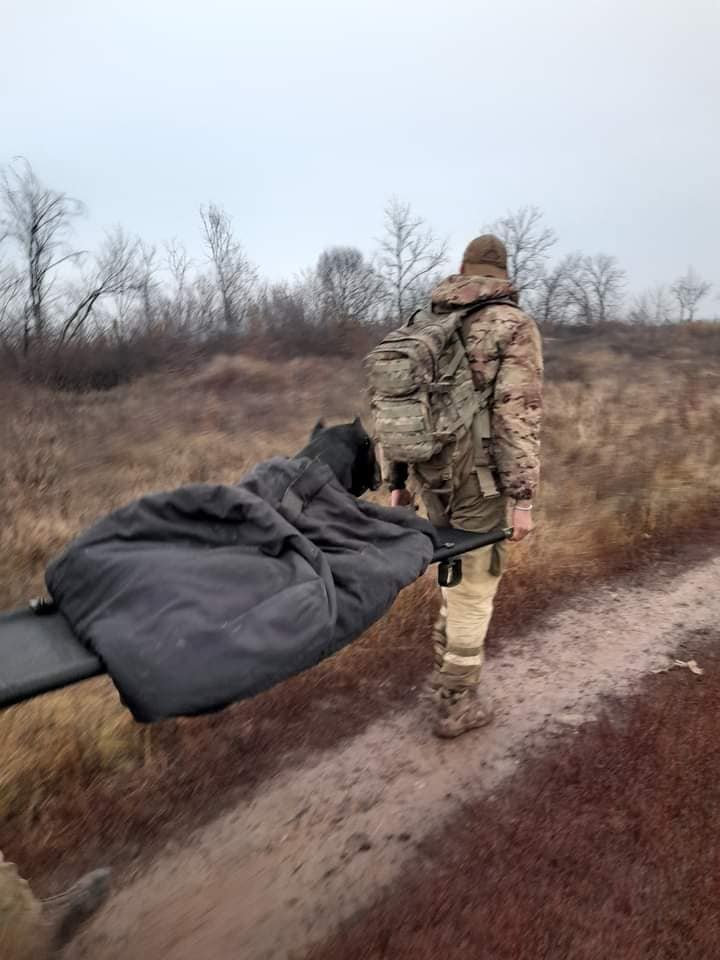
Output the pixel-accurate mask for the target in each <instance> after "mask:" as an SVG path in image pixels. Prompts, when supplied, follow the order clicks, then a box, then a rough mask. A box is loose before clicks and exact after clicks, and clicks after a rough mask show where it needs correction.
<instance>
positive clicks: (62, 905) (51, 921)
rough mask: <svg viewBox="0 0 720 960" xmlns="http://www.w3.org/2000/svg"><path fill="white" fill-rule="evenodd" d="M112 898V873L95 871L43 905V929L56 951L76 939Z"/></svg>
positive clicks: (43, 902)
mask: <svg viewBox="0 0 720 960" xmlns="http://www.w3.org/2000/svg"><path fill="white" fill-rule="evenodd" d="M109 894H110V871H109V870H108V869H105V868H103V869H101V870H93V871H92V873H87V874H85V876H84V877H81V878H80V879H79V880H78V881H77V883H75V884H73V886H72V887H70V889H69V890H66V891H65V892H64V893H61V894H59V895H58V896H56V897H50V898H49V899H47V900H43V901H42V911H43V925H44V926H45V927H46V928H47V929H48V930H49V939H50V943H51V947H52V949H53V950H59V949H60V948H61V947H63V946H64V945H65V944H66V943H69V941H70V940H72V938H73V937H74V936H75V934H76V933H77V931H78V929H79V927H80V926H81V924H83V923H84V922H85V921H86V920H89V919H90V917H92V915H93V914H94V913H96V912H97V911H98V910H99V909H100V907H101V906H102V905H103V904H104V903H105V901H106V900H107V898H108V896H109Z"/></svg>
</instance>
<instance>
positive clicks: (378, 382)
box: [365, 308, 478, 464]
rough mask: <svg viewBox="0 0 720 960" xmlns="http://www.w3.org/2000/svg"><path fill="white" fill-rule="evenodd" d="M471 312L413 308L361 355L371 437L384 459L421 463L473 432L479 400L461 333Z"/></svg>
mask: <svg viewBox="0 0 720 960" xmlns="http://www.w3.org/2000/svg"><path fill="white" fill-rule="evenodd" d="M475 309H477V308H475ZM472 312H474V310H467V309H465V310H456V311H453V312H452V313H448V314H443V315H436V314H433V313H431V312H430V311H428V310H418V311H416V312H415V313H414V314H413V315H412V316H411V317H410V319H409V321H408V322H407V323H406V324H405V325H404V326H403V327H400V329H398V330H395V331H393V332H392V333H390V334H388V335H387V336H386V337H385V338H384V339H383V340H382V341H381V342H380V343H379V344H378V346H376V347H375V348H374V349H373V350H372V351H371V352H370V353H369V354H368V356H367V357H366V359H365V367H366V371H367V376H368V383H369V388H370V401H371V406H372V411H373V416H374V420H375V435H376V439H377V440H378V442H379V443H380V444H381V446H382V449H383V453H384V455H385V456H386V457H387V458H388V459H389V460H392V461H397V462H401V463H409V464H416V463H426V462H427V461H428V460H431V459H432V458H433V457H434V456H436V455H437V454H438V453H439V452H440V451H441V450H442V449H443V448H444V447H445V446H446V445H447V444H448V443H451V442H457V441H459V440H460V439H462V438H463V437H464V436H465V435H466V434H468V433H469V432H470V430H471V429H472V424H473V419H474V417H475V413H476V411H477V409H478V399H477V397H476V395H475V388H474V383H473V376H472V370H471V368H470V361H469V358H468V355H467V350H466V348H465V338H464V334H463V323H464V320H465V318H466V316H468V314H469V313H472Z"/></svg>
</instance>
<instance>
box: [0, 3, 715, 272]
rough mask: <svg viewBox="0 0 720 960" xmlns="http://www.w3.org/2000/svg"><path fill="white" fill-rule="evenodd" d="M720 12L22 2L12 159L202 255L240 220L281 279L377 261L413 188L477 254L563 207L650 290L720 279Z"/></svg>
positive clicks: (11, 101)
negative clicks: (495, 227) (484, 242)
mask: <svg viewBox="0 0 720 960" xmlns="http://www.w3.org/2000/svg"><path fill="white" fill-rule="evenodd" d="M718 50H720V4H718V2H717V0H625V2H624V3H620V2H617V0H603V2H598V3H592V2H584V3H580V2H578V0H551V2H546V0H537V2H533V0H493V2H489V0H433V2H426V0H413V2H410V0H385V2H380V0H354V2H353V3H347V2H343V0H292V2H291V0H275V2H271V0H265V2H258V0H255V2H252V3H248V2H247V0H234V2H231V0H203V2H197V0H193V2H190V0H65V2H62V3H58V2H57V0H35V2H33V0H22V2H20V0H5V2H4V3H3V12H2V33H1V34H0V117H1V118H2V119H1V120H0V161H6V160H8V159H10V158H11V157H12V156H13V155H15V154H22V155H24V156H27V157H28V159H29V160H30V161H31V162H32V163H33V165H34V166H35V168H36V170H37V172H38V173H39V175H40V176H41V177H42V178H43V179H44V180H45V181H46V182H48V183H49V184H50V185H51V186H54V187H56V188H58V189H63V190H66V191H67V192H68V193H70V194H72V195H74V196H77V197H78V198H80V199H82V200H83V201H85V203H86V204H87V205H88V207H89V212H90V220H91V224H92V226H88V227H85V228H84V230H85V234H86V236H87V238H88V239H89V238H90V236H91V232H92V230H93V229H95V228H99V227H100V226H109V225H111V224H113V223H116V222H122V223H123V224H124V225H125V226H127V227H128V229H130V230H132V231H133V232H137V233H139V234H140V235H141V236H143V237H144V238H145V239H147V240H151V241H162V240H164V239H167V238H170V237H172V236H178V237H180V238H181V239H183V240H185V241H186V242H187V244H188V246H189V248H190V249H191V252H193V253H196V254H197V253H199V250H200V247H199V239H198V218H197V208H198V206H199V205H200V204H201V203H203V202H207V201H208V200H213V201H215V202H217V203H220V204H222V205H223V206H225V207H226V208H227V209H228V211H229V212H230V213H231V214H232V216H233V218H234V221H235V224H236V227H237V231H238V234H239V235H240V237H241V238H242V240H243V242H244V244H245V246H246V249H247V251H248V254H249V255H250V256H251V258H252V259H253V260H255V261H256V262H257V263H258V265H259V266H260V268H261V270H262V272H263V273H264V274H266V275H269V276H271V277H279V276H282V275H290V274H292V273H294V272H295V271H298V270H300V269H301V268H303V267H304V266H307V265H309V264H310V263H311V262H312V261H313V260H314V259H315V257H316V256H317V254H318V253H319V252H320V250H321V249H322V248H323V247H324V246H327V245H330V244H334V243H353V244H357V245H358V246H360V247H362V248H363V249H370V248H371V247H372V245H373V240H374V238H375V237H377V236H378V235H379V233H380V230H381V222H382V207H383V203H384V202H385V200H386V199H387V198H388V196H389V195H390V194H392V193H396V194H398V195H399V196H401V197H402V198H404V199H407V200H409V201H410V202H411V204H412V205H413V207H414V209H415V210H416V212H418V213H420V214H422V215H423V216H424V217H426V218H427V219H428V220H429V221H430V223H431V224H432V225H433V227H434V228H435V229H436V230H437V231H438V232H439V233H442V234H448V235H449V236H450V239H451V244H452V250H453V252H454V254H455V255H457V253H458V252H459V251H460V250H461V248H462V246H463V244H464V242H465V241H466V240H467V239H469V238H470V237H471V236H472V235H473V234H475V233H476V232H477V231H478V229H479V227H480V226H481V225H482V224H483V223H484V222H486V221H487V220H490V219H493V218H494V217H495V216H497V215H499V214H501V213H503V212H504V211H505V210H506V209H507V208H514V207H517V206H520V205H522V204H526V203H535V204H538V205H539V206H541V207H542V208H543V209H544V211H545V213H546V216H547V220H548V222H549V223H550V224H551V225H552V226H554V227H555V229H556V230H557V232H558V234H559V235H560V243H561V249H562V251H563V252H569V251H572V250H575V249H582V250H584V251H585V252H588V253H595V252H598V251H603V252H607V253H611V254H615V255H617V256H618V257H619V258H620V260H621V261H622V264H623V265H624V266H625V267H626V269H627V270H628V272H629V274H630V279H631V281H632V286H633V287H634V288H636V289H637V288H640V287H643V286H645V285H650V284H653V283H660V282H667V281H669V280H672V279H673V278H674V277H675V276H677V274H678V273H680V272H682V271H684V269H685V267H686V266H687V265H688V264H690V263H692V264H693V265H694V266H695V267H696V268H697V269H698V270H699V271H700V273H702V274H703V275H705V276H706V277H707V278H708V279H710V280H713V281H714V282H715V283H720V265H719V264H718V251H719V250H720V243H719V242H718V231H719V230H720V122H719V121H720V80H719V77H720V72H719V71H718V65H717V57H718Z"/></svg>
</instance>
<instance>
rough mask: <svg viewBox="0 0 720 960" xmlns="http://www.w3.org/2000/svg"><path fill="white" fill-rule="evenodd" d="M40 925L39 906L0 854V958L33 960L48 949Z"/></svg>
mask: <svg viewBox="0 0 720 960" xmlns="http://www.w3.org/2000/svg"><path fill="white" fill-rule="evenodd" d="M45 933H46V931H45V930H44V928H43V925H42V905H41V903H40V901H39V900H38V899H36V897H35V896H34V895H33V892H32V890H31V889H30V887H29V885H28V884H27V882H26V881H25V880H23V879H22V878H21V877H20V876H19V875H18V872H17V869H16V868H15V865H14V864H12V863H8V862H7V861H6V860H3V856H2V853H0V957H2V958H3V960H36V958H38V957H42V956H43V951H44V950H45V951H46V950H47V940H45V942H43V936H44V934H45Z"/></svg>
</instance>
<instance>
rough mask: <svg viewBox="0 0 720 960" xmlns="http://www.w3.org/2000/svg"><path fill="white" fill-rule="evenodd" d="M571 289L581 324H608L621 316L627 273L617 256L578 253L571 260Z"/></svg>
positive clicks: (577, 317) (577, 316)
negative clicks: (584, 255) (582, 255)
mask: <svg viewBox="0 0 720 960" xmlns="http://www.w3.org/2000/svg"><path fill="white" fill-rule="evenodd" d="M570 263H571V268H570V272H571V277H570V290H571V292H572V298H573V303H574V309H575V313H576V320H577V321H578V322H580V323H588V324H593V323H608V322H610V321H611V320H616V319H618V317H619V313H620V307H621V305H622V297H623V292H624V288H625V271H624V270H623V269H622V268H621V267H620V266H619V265H618V262H617V260H616V259H615V257H609V256H607V254H604V253H597V254H595V256H594V257H581V256H579V255H578V254H575V255H574V256H573V258H572V259H571V261H570Z"/></svg>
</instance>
